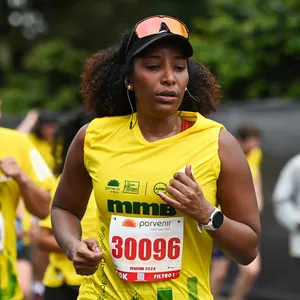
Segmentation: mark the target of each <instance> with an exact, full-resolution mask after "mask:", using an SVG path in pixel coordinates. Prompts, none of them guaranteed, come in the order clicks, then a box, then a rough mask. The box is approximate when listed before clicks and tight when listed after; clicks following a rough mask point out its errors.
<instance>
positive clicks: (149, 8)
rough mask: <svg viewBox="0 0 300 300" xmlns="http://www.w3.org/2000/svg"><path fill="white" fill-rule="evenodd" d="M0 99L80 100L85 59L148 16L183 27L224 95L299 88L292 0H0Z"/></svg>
mask: <svg viewBox="0 0 300 300" xmlns="http://www.w3.org/2000/svg"><path fill="white" fill-rule="evenodd" d="M1 1H2V2H1V3H0V4H1V7H0V11H1V18H0V97H1V99H2V100H3V109H4V111H5V114H6V115H8V114H14V115H22V114H24V113H25V112H26V111H27V110H28V109H30V108H32V107H33V106H35V107H41V108H51V109H54V110H58V111H63V110H67V109H70V108H72V107H75V106H77V105H78V104H79V103H81V98H80V93H79V83H80V73H81V71H82V68H83V65H84V63H85V61H86V59H87V57H88V56H89V55H90V54H91V53H93V52H95V51H97V50H98V49H101V48H103V47H107V46H109V45H111V44H113V43H115V42H117V41H118V39H119V37H120V35H121V34H122V32H123V31H124V30H125V29H127V28H130V27H132V26H133V25H134V24H135V23H136V21H138V20H139V19H141V18H143V17H146V16H149V15H152V14H170V15H173V16H176V17H178V18H180V19H182V20H184V22H185V23H187V25H188V26H189V28H190V30H191V42H192V44H193V46H194V50H195V57H196V58H197V59H199V60H200V61H202V62H203V63H204V64H205V65H207V66H208V67H210V69H211V70H212V72H213V73H214V74H215V75H216V76H217V77H218V79H219V81H220V83H221V85H222V87H223V89H224V99H223V101H228V100H235V101H243V100H249V99H252V100H255V99H266V98H270V97H273V98H274V97H276V98H284V99H296V98H297V97H298V95H299V93H300V82H299V81H300V77H299V75H298V69H299V67H300V36H299V32H300V22H299V18H300V2H299V1H297V0H265V1H261V0H252V1H242V0H201V1H187V0H186V1H183V0H182V1H179V0H177V1H172V0H169V1H167V0H152V1H146V0H119V1H117V0H115V1H107V0H105V1H104V0H85V1H83V0H81V1H70V0H64V1H58V0H43V1H39V0H31V1H29V0H1Z"/></svg>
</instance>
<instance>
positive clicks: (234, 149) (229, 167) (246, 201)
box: [207, 130, 261, 265]
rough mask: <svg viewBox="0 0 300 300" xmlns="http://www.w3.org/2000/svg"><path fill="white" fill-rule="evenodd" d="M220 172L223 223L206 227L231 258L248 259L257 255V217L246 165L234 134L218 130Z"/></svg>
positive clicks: (258, 230)
mask: <svg viewBox="0 0 300 300" xmlns="http://www.w3.org/2000/svg"><path fill="white" fill-rule="evenodd" d="M219 157H220V160H221V172H220V177H219V180H218V189H217V199H218V201H219V203H220V205H221V208H222V212H223V213H224V216H225V218H224V223H223V224H222V226H221V227H220V228H219V229H218V230H216V231H207V232H208V233H209V235H210V236H211V237H212V238H213V239H214V240H215V242H216V243H217V245H218V246H219V247H220V248H221V249H222V250H223V251H224V252H225V253H226V254H227V256H228V257H230V258H231V259H232V260H234V261H236V262H238V263H240V264H244V265H246V264H249V263H251V262H252V261H253V260H254V258H255V257H256V255H257V251H258V242H259V238H260V231H261V225H260V218H259V211H258V206H257V201H256V196H255V190H254V185H253V180H252V176H251V172H250V169H249V165H248V163H247V160H246V158H245V155H244V153H243V152H242V150H241V148H240V147H239V145H238V143H237V142H236V140H235V138H234V137H233V136H232V135H231V134H230V133H229V132H227V131H225V130H221V132H220V138H219Z"/></svg>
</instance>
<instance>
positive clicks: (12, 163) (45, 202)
mask: <svg viewBox="0 0 300 300" xmlns="http://www.w3.org/2000/svg"><path fill="white" fill-rule="evenodd" d="M0 169H1V170H2V172H3V173H4V174H5V175H6V176H7V177H11V178H13V179H14V180H15V181H16V182H17V183H18V185H19V188H20V191H21V194H22V198H23V200H24V203H25V206H26V209H27V210H28V211H29V212H30V213H31V214H32V215H35V216H37V217H39V218H40V219H43V218H46V217H47V216H48V215H49V205H50V200H51V199H50V193H49V192H47V191H45V190H43V189H41V188H39V187H38V186H37V185H35V184H34V183H33V181H32V180H31V179H30V178H29V176H28V175H27V174H26V173H25V172H23V170H22V169H21V168H20V166H19V164H18V162H17V161H16V160H15V159H14V158H13V157H7V158H4V159H2V160H1V161H0Z"/></svg>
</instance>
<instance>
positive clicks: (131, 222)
mask: <svg viewBox="0 0 300 300" xmlns="http://www.w3.org/2000/svg"><path fill="white" fill-rule="evenodd" d="M122 226H123V227H136V223H135V221H134V220H132V219H125V220H124V221H123V222H122Z"/></svg>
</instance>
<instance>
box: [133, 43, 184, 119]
mask: <svg viewBox="0 0 300 300" xmlns="http://www.w3.org/2000/svg"><path fill="white" fill-rule="evenodd" d="M188 81H189V74H188V70H187V58H186V57H185V56H184V54H183V52H182V51H181V50H180V48H179V46H178V45H177V44H175V43H174V42H173V43H170V42H169V43H168V44H166V43H165V42H164V43H159V44H156V45H155V46H154V47H152V48H150V49H149V50H148V51H147V52H146V53H144V55H143V56H141V57H137V58H136V59H135V62H134V71H133V76H132V78H131V85H132V87H133V90H134V92H135V99H136V107H137V111H138V112H139V113H140V112H141V113H143V114H147V115H148V116H152V117H158V118H166V117H169V116H171V115H173V114H174V113H176V112H177V111H178V109H179V107H180V104H181V102H182V99H183V96H184V92H185V88H186V87H187V85H188Z"/></svg>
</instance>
